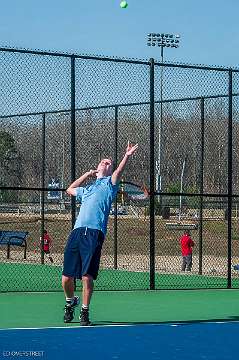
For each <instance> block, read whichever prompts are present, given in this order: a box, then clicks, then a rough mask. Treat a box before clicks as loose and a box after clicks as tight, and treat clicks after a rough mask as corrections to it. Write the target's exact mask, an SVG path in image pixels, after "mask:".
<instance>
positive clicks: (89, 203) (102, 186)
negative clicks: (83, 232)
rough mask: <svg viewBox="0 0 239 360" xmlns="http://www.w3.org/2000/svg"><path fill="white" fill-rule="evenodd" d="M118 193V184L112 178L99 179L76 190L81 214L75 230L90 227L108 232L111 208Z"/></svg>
mask: <svg viewBox="0 0 239 360" xmlns="http://www.w3.org/2000/svg"><path fill="white" fill-rule="evenodd" d="M117 191H118V184H116V185H113V184H112V181H111V176H107V177H102V178H99V179H97V180H96V181H95V182H94V183H93V184H90V185H89V186H86V187H78V188H76V199H77V200H79V201H80V202H81V207H80V212H79V214H78V217H77V219H76V222H75V226H74V229H77V228H79V227H88V228H91V229H97V230H101V231H102V232H103V233H104V235H105V234H106V231H107V222H108V217H109V213H110V208H111V204H112V202H113V200H114V199H115V197H116V194H117Z"/></svg>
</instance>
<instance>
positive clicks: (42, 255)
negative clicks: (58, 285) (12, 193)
mask: <svg viewBox="0 0 239 360" xmlns="http://www.w3.org/2000/svg"><path fill="white" fill-rule="evenodd" d="M45 170H46V114H43V115H42V184H41V187H42V190H41V191H40V199H41V201H40V211H41V263H42V264H44V250H43V249H44V227H45V219H44V208H45V192H44V190H43V189H44V188H45ZM38 241H39V240H38V239H37V242H36V243H38Z"/></svg>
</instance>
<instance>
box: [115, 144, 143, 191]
mask: <svg viewBox="0 0 239 360" xmlns="http://www.w3.org/2000/svg"><path fill="white" fill-rule="evenodd" d="M137 148H138V144H136V145H133V144H130V142H129V141H128V145H127V149H126V152H125V155H124V157H123V159H122V160H121V162H120V164H119V166H118V167H117V169H116V170H115V171H114V172H113V174H112V176H111V179H112V184H114V185H115V184H117V182H119V181H120V178H121V175H122V173H123V171H124V169H125V166H126V164H127V162H128V159H129V157H130V156H132V155H133V154H134V153H135V151H136V150H137Z"/></svg>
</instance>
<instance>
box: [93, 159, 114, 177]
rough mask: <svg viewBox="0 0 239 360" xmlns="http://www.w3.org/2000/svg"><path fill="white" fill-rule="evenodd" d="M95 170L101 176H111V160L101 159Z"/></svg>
mask: <svg viewBox="0 0 239 360" xmlns="http://www.w3.org/2000/svg"><path fill="white" fill-rule="evenodd" d="M97 170H98V171H99V173H100V174H102V175H103V176H109V175H111V174H112V160H111V159H102V160H101V162H100V163H99V165H98V167H97Z"/></svg>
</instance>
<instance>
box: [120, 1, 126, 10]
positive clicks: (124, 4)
mask: <svg viewBox="0 0 239 360" xmlns="http://www.w3.org/2000/svg"><path fill="white" fill-rule="evenodd" d="M127 6H128V3H127V1H121V3H120V7H121V8H122V9H126V8H127Z"/></svg>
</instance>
